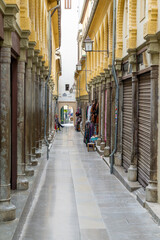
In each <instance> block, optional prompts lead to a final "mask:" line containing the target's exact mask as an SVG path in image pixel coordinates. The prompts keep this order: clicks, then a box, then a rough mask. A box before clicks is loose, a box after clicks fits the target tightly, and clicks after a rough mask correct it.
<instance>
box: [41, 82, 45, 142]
mask: <svg viewBox="0 0 160 240" xmlns="http://www.w3.org/2000/svg"><path fill="white" fill-rule="evenodd" d="M41 82H42V103H41V112H42V119H41V127H42V139H44V114H45V82H44V79H43V78H41Z"/></svg>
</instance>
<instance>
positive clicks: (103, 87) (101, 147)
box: [100, 73, 106, 151]
mask: <svg viewBox="0 0 160 240" xmlns="http://www.w3.org/2000/svg"><path fill="white" fill-rule="evenodd" d="M101 83H102V92H103V99H102V101H103V104H102V114H103V122H102V126H101V128H102V142H101V145H100V149H101V150H102V151H103V150H104V148H105V146H106V144H105V91H106V81H105V73H101Z"/></svg>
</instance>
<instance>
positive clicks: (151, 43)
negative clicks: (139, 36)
mask: <svg viewBox="0 0 160 240" xmlns="http://www.w3.org/2000/svg"><path fill="white" fill-rule="evenodd" d="M145 40H146V45H147V52H148V53H149V54H150V61H151V65H159V52H160V46H159V42H158V38H157V36H156V35H147V36H146V37H145Z"/></svg>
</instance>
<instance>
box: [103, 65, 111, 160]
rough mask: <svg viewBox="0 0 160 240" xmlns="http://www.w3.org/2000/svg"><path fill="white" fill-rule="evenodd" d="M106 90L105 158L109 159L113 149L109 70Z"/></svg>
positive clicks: (106, 72) (106, 75) (106, 73)
mask: <svg viewBox="0 0 160 240" xmlns="http://www.w3.org/2000/svg"><path fill="white" fill-rule="evenodd" d="M105 77H106V89H107V129H106V147H105V148H104V156H105V157H109V155H110V147H111V79H110V73H109V71H108V70H106V71H105Z"/></svg>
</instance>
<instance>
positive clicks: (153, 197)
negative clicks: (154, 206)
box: [146, 182, 158, 203]
mask: <svg viewBox="0 0 160 240" xmlns="http://www.w3.org/2000/svg"><path fill="white" fill-rule="evenodd" d="M157 198H158V197H157V182H150V183H149V185H148V186H147V187H146V201H147V202H153V203H156V202H157Z"/></svg>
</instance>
